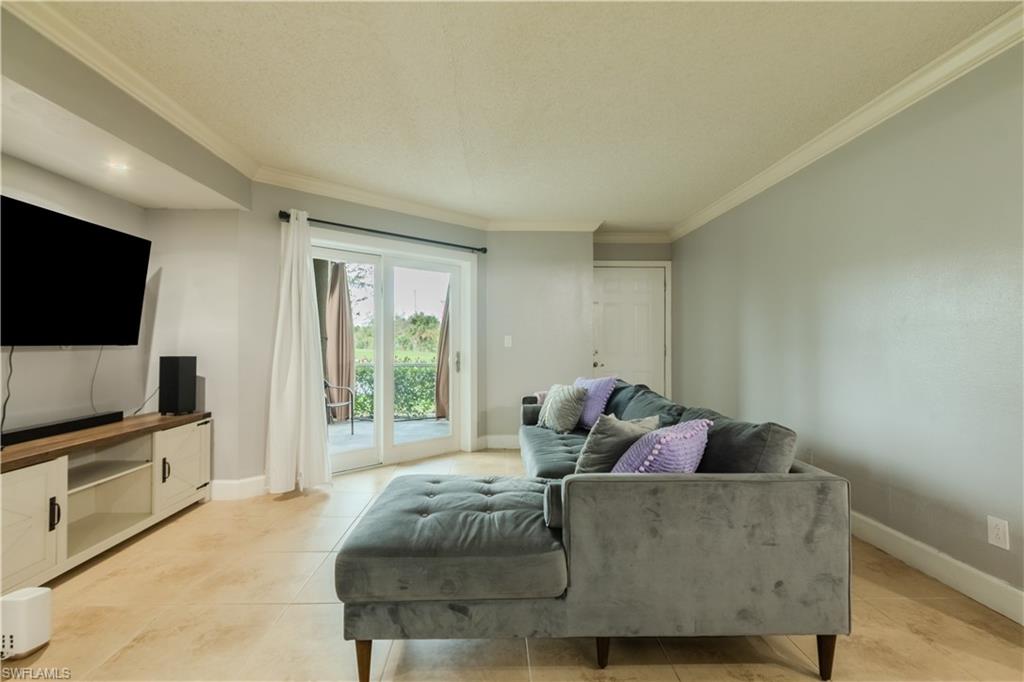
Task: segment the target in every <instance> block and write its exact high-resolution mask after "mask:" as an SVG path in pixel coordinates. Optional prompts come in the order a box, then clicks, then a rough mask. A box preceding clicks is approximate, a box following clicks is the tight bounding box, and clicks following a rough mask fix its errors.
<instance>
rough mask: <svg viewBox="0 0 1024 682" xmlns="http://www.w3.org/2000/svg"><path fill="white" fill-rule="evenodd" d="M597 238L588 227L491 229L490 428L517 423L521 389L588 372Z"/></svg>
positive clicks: (501, 430)
mask: <svg viewBox="0 0 1024 682" xmlns="http://www.w3.org/2000/svg"><path fill="white" fill-rule="evenodd" d="M592 239H593V237H592V235H591V233H589V232H490V233H488V235H487V249H488V253H487V255H486V256H485V257H484V259H485V260H486V263H487V292H486V295H485V301H486V311H485V319H486V324H487V332H486V335H485V337H484V339H485V341H486V367H487V372H486V374H487V387H486V393H485V395H486V399H485V400H484V401H483V402H484V404H485V405H486V411H487V414H486V424H487V431H486V433H487V434H488V435H498V436H512V435H514V434H515V433H516V432H517V431H518V429H519V405H520V398H521V397H522V396H524V395H526V394H529V393H533V392H535V391H539V390H542V389H545V388H547V387H549V386H550V385H551V384H553V383H571V382H572V381H573V380H574V379H575V378H576V377H578V376H590V373H591V368H590V365H589V363H590V358H591V357H592V352H593V347H594V346H593V328H592V319H593V307H594V303H593V283H594V258H593V248H592ZM505 336H511V337H512V347H511V348H506V347H505Z"/></svg>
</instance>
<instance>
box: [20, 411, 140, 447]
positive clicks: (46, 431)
mask: <svg viewBox="0 0 1024 682" xmlns="http://www.w3.org/2000/svg"><path fill="white" fill-rule="evenodd" d="M123 420H124V412H121V411H120V410H119V411H117V412H99V413H97V414H91V415H89V416H88V417H76V418H74V419H65V420H62V421H58V422H48V423H46V424H36V425H35V426H24V427H22V428H20V429H12V430H10V431H5V432H4V433H3V434H0V444H2V445H14V444H15V443H24V442H25V441H29V440H35V439H37V438H46V437H48V436H58V435H60V434H62V433H70V432H72V431H81V430H82V429H89V428H92V427H94V426H103V425H104V424H113V423H115V422H119V421H123Z"/></svg>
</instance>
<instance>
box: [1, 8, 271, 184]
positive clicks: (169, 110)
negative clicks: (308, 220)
mask: <svg viewBox="0 0 1024 682" xmlns="http://www.w3.org/2000/svg"><path fill="white" fill-rule="evenodd" d="M3 8H4V9H5V10H7V11H9V12H10V13H11V14H13V15H14V16H16V17H18V18H19V19H21V20H22V21H24V22H25V23H26V24H28V25H29V26H30V27H31V28H33V29H34V30H36V31H38V32H39V33H40V34H42V35H43V36H44V37H45V38H46V39H47V40H49V41H50V42H52V43H54V44H56V45H57V46H58V47H60V48H62V49H63V50H64V51H65V52H68V53H70V54H71V55H72V56H73V57H75V58H76V59H78V60H79V61H80V62H82V63H83V64H85V65H86V66H88V67H89V68H91V69H92V70H93V71H96V72H97V73H99V74H100V75H101V76H103V77H104V78H106V79H107V80H109V81H110V82H111V83H113V84H114V85H116V86H117V87H119V88H120V89H122V90H124V91H125V92H126V93H128V94H129V95H131V96H132V97H134V98H135V99H137V100H138V101H139V102H141V103H142V104H144V105H145V106H146V107H148V108H149V109H152V110H153V111H154V112H156V113H157V114H158V115H160V116H161V117H162V118H164V119H165V120H166V121H167V122H168V123H170V124H171V125H173V126H174V127H176V128H178V129H179V130H180V131H182V132H183V133H185V134H186V135H188V136H189V137H191V138H192V139H194V140H195V141H196V142H198V143H199V144H201V145H203V146H204V147H206V148H207V149H208V150H210V151H211V152H212V153H213V154H216V155H217V156H218V157H220V158H221V159H223V160H224V161H226V162H227V163H229V164H231V165H232V166H234V167H235V169H237V170H238V171H239V172H241V173H242V174H243V175H245V176H246V177H249V178H251V177H252V176H253V173H255V172H256V169H257V168H258V166H259V164H258V163H257V162H256V160H255V159H253V158H252V157H251V156H249V154H247V153H246V152H245V151H244V150H243V149H242V148H241V147H239V146H238V145H236V144H234V143H233V142H230V141H228V140H226V139H224V138H223V137H221V136H220V135H218V134H217V133H215V132H214V131H213V130H212V129H210V128H209V127H208V126H207V125H206V124H205V123H203V122H202V121H201V120H199V119H198V118H196V117H195V116H193V115H192V114H190V113H189V112H188V111H186V110H185V108H184V107H182V106H181V105H179V104H178V103H177V102H175V101H174V100H173V99H171V98H170V97H168V96H167V95H166V94H165V93H164V92H163V91H162V90H160V89H159V88H157V87H156V86H155V85H153V84H152V83H150V82H149V81H148V80H146V79H145V78H143V77H142V75H140V74H139V73H138V72H137V71H135V70H134V69H132V68H131V67H130V66H128V65H127V64H125V63H124V62H123V61H121V60H120V59H119V58H118V57H117V56H116V55H114V54H113V53H112V52H110V51H109V50H107V49H106V48H105V47H103V46H102V45H100V44H99V43H98V42H96V41H95V40H94V39H93V38H92V37H91V36H89V35H88V34H86V33H85V32H83V31H82V30H81V29H79V28H78V27H77V26H75V25H74V24H73V23H71V22H70V21H68V20H67V19H66V18H65V17H64V16H63V15H62V14H60V13H59V12H58V11H57V10H55V9H54V8H53V7H52V6H50V5H49V3H37V2H5V3H3Z"/></svg>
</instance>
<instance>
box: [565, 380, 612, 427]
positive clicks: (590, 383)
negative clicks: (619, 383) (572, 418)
mask: <svg viewBox="0 0 1024 682" xmlns="http://www.w3.org/2000/svg"><path fill="white" fill-rule="evenodd" d="M573 386H576V387H577V388H585V389H587V397H586V398H584V399H583V414H582V415H580V425H581V426H583V428H585V429H591V428H593V427H594V424H596V423H597V418H598V417H600V416H601V415H602V414H603V413H604V406H605V405H607V404H608V398H611V397H612V391H613V390H615V377H601V378H599V379H584V378H583V377H580V378H578V379H577V380H576V383H574V384H573Z"/></svg>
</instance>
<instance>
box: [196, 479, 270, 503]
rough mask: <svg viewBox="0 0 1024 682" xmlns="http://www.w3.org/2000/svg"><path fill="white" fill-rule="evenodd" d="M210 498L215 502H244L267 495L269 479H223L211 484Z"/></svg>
mask: <svg viewBox="0 0 1024 682" xmlns="http://www.w3.org/2000/svg"><path fill="white" fill-rule="evenodd" d="M210 487H211V490H210V498H211V499H213V500H244V499H245V498H247V497H257V496H259V495H265V494H266V493H267V477H266V476H264V475H260V476H250V477H249V478H222V479H219V480H217V479H215V480H213V481H211V483H210Z"/></svg>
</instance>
